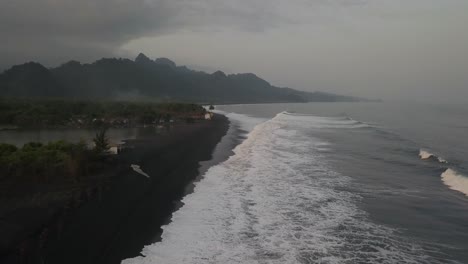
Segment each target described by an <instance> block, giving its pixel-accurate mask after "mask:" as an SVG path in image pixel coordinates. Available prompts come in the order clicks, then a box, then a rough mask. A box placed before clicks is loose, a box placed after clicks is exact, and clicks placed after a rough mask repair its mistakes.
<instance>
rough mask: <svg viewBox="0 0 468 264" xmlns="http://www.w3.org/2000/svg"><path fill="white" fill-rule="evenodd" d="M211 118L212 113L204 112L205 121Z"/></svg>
mask: <svg viewBox="0 0 468 264" xmlns="http://www.w3.org/2000/svg"><path fill="white" fill-rule="evenodd" d="M212 118H213V113H212V112H206V114H205V120H211V119H212Z"/></svg>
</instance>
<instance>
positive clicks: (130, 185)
mask: <svg viewBox="0 0 468 264" xmlns="http://www.w3.org/2000/svg"><path fill="white" fill-rule="evenodd" d="M229 127H230V122H229V120H228V118H227V117H226V116H224V115H219V114H216V115H215V117H214V118H213V120H211V121H200V122H195V123H191V124H177V125H174V126H173V127H171V128H170V129H169V131H167V133H163V134H162V135H153V136H151V137H148V136H145V137H142V138H137V139H135V140H128V141H126V145H127V146H129V148H128V150H127V151H125V152H123V153H122V154H120V155H119V156H118V160H119V161H120V162H119V164H125V169H121V170H120V171H119V172H118V175H115V176H113V178H112V179H111V180H110V182H109V184H108V186H106V188H105V190H103V191H102V192H101V193H99V195H97V196H94V197H92V198H90V199H89V201H87V202H86V203H84V204H83V205H82V206H81V207H79V208H76V209H73V210H70V212H69V213H68V214H67V215H66V216H65V217H62V218H61V219H60V221H58V222H56V223H53V224H52V225H51V226H49V227H48V228H47V232H45V231H42V232H39V234H37V235H36V238H35V239H34V243H35V244H37V243H39V244H41V245H40V246H39V247H38V248H39V249H35V250H34V252H32V253H34V254H28V255H30V257H29V258H30V259H28V260H27V261H29V262H27V261H25V260H23V263H42V262H44V263H100V264H102V263H104V264H106V263H120V261H121V260H123V259H126V258H131V257H135V256H138V255H139V254H140V252H141V250H142V248H143V247H144V246H146V245H148V244H152V243H155V242H157V241H159V240H160V236H161V233H162V229H161V227H162V226H163V225H164V224H167V222H168V221H169V219H170V218H171V216H172V213H173V212H174V211H175V210H176V209H177V208H178V206H180V201H181V200H182V198H183V197H184V196H185V195H186V193H187V189H190V186H191V185H193V183H194V182H195V181H196V180H197V179H198V178H199V177H200V174H201V173H200V171H202V170H203V168H202V166H203V165H202V164H203V163H204V162H209V161H210V160H211V159H212V157H213V153H214V151H215V148H216V146H217V145H218V143H219V142H220V141H221V139H222V138H223V137H224V136H225V135H226V134H227V132H228V130H229ZM226 155H227V154H226ZM226 158H227V156H226ZM132 164H134V165H138V166H140V168H141V170H142V171H143V172H144V173H146V174H148V175H149V176H150V177H149V178H148V177H145V176H143V175H142V174H139V173H137V172H136V171H134V170H132V168H131V167H130V165H132ZM127 165H128V166H127ZM0 220H1V219H0ZM58 229H60V231H59V232H58V231H57V230H58ZM18 254H20V253H19V251H17V252H13V253H12V252H10V254H9V255H7V257H5V258H4V257H3V254H1V255H0V260H1V261H2V263H5V264H9V263H20V262H19V261H18ZM4 260H5V262H3V261H4Z"/></svg>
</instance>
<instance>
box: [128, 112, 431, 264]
mask: <svg viewBox="0 0 468 264" xmlns="http://www.w3.org/2000/svg"><path fill="white" fill-rule="evenodd" d="M247 118H248V117H242V118H240V119H247ZM238 120H239V119H238ZM250 121H252V122H254V121H253V120H250ZM336 122H341V123H343V122H349V120H348V121H347V120H336V119H335V120H334V119H331V118H320V117H313V116H304V115H302V116H299V115H290V114H284V113H280V114H278V115H277V116H276V117H275V118H273V119H271V120H269V121H266V122H263V123H261V124H259V125H257V126H256V127H255V128H254V129H253V130H252V131H251V132H250V133H249V134H248V136H247V139H246V140H244V142H242V143H241V144H240V145H238V146H237V147H236V148H235V149H234V153H235V154H234V155H233V156H231V157H230V158H229V159H228V160H227V161H225V162H223V163H221V164H219V165H217V166H214V167H211V168H210V169H209V170H208V171H207V173H206V174H205V176H204V179H203V180H202V181H200V182H199V183H197V185H196V188H195V191H194V192H193V193H192V194H190V195H188V196H186V197H185V198H184V199H183V203H184V206H183V207H182V208H181V209H180V210H179V211H177V212H175V213H174V214H173V217H172V222H171V223H170V224H168V225H166V226H164V227H163V230H164V232H163V234H162V242H160V243H155V244H153V245H149V246H146V247H145V248H144V249H143V251H142V255H143V256H141V257H137V258H133V259H128V260H124V261H123V262H122V263H123V264H131V263H134V264H143V263H377V262H378V263H437V260H433V259H430V258H429V257H428V256H427V255H426V253H425V251H424V249H422V248H421V247H420V246H419V245H418V244H417V243H414V241H409V240H408V239H406V238H403V237H400V236H399V235H398V234H397V233H398V232H397V230H394V229H392V228H389V227H387V226H384V225H380V224H376V223H374V222H372V221H371V220H369V219H368V216H367V214H366V213H365V211H363V210H362V209H360V207H359V206H358V202H359V200H360V199H361V197H360V196H359V195H357V194H354V193H351V192H348V191H345V187H346V186H348V185H349V184H350V182H351V181H352V180H351V178H349V177H347V176H346V175H342V174H340V173H337V172H336V171H334V170H333V169H331V168H330V167H329V166H328V164H327V159H326V158H325V157H324V156H322V154H321V153H320V151H318V149H319V148H320V147H321V146H324V145H327V144H328V142H326V141H323V140H321V139H318V138H313V137H311V136H310V133H308V132H309V131H310V128H311V127H313V128H316V127H321V126H324V125H326V124H328V125H331V124H333V125H336ZM345 125H348V126H349V125H353V124H349V123H348V124H343V126H345Z"/></svg>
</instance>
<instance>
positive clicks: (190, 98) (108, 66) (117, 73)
mask: <svg viewBox="0 0 468 264" xmlns="http://www.w3.org/2000/svg"><path fill="white" fill-rule="evenodd" d="M0 94H2V95H3V96H9V97H67V98H75V99H76V98H81V99H83V98H86V99H90V98H94V99H96V98H101V99H102V98H104V99H107V100H109V99H112V100H113V99H124V100H128V99H129V98H132V99H141V98H153V99H157V100H161V101H163V100H177V101H185V102H198V103H217V104H220V103H267V102H335V101H357V100H359V99H358V98H354V97H348V96H339V95H334V94H329V93H323V92H303V91H298V90H294V89H290V88H280V87H275V86H273V85H271V84H270V83H268V82H267V81H265V80H263V79H261V78H259V77H257V76H256V75H254V74H252V73H245V74H230V75H226V74H225V73H223V72H221V71H217V72H215V73H213V74H208V73H205V72H199V71H193V70H190V69H188V68H187V67H185V66H177V65H176V64H175V63H174V62H172V61H170V60H169V59H165V58H159V59H156V60H151V59H149V58H148V57H146V56H145V55H143V54H140V55H139V56H138V57H137V58H136V59H135V61H132V60H129V59H115V58H112V59H101V60H98V61H96V62H94V63H91V64H81V63H79V62H77V61H70V62H67V63H65V64H63V65H61V66H59V67H57V68H51V69H47V68H46V67H44V66H42V65H41V64H39V63H35V62H30V63H25V64H22V65H17V66H13V67H12V68H11V69H8V70H6V71H5V72H4V73H2V74H0Z"/></svg>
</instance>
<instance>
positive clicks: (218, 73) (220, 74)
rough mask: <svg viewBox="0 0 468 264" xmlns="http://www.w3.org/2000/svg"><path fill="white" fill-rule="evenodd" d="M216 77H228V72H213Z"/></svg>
mask: <svg viewBox="0 0 468 264" xmlns="http://www.w3.org/2000/svg"><path fill="white" fill-rule="evenodd" d="M212 75H213V76H214V77H215V78H226V77H227V76H226V74H225V73H224V72H222V71H215V72H214V73H213V74H212Z"/></svg>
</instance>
